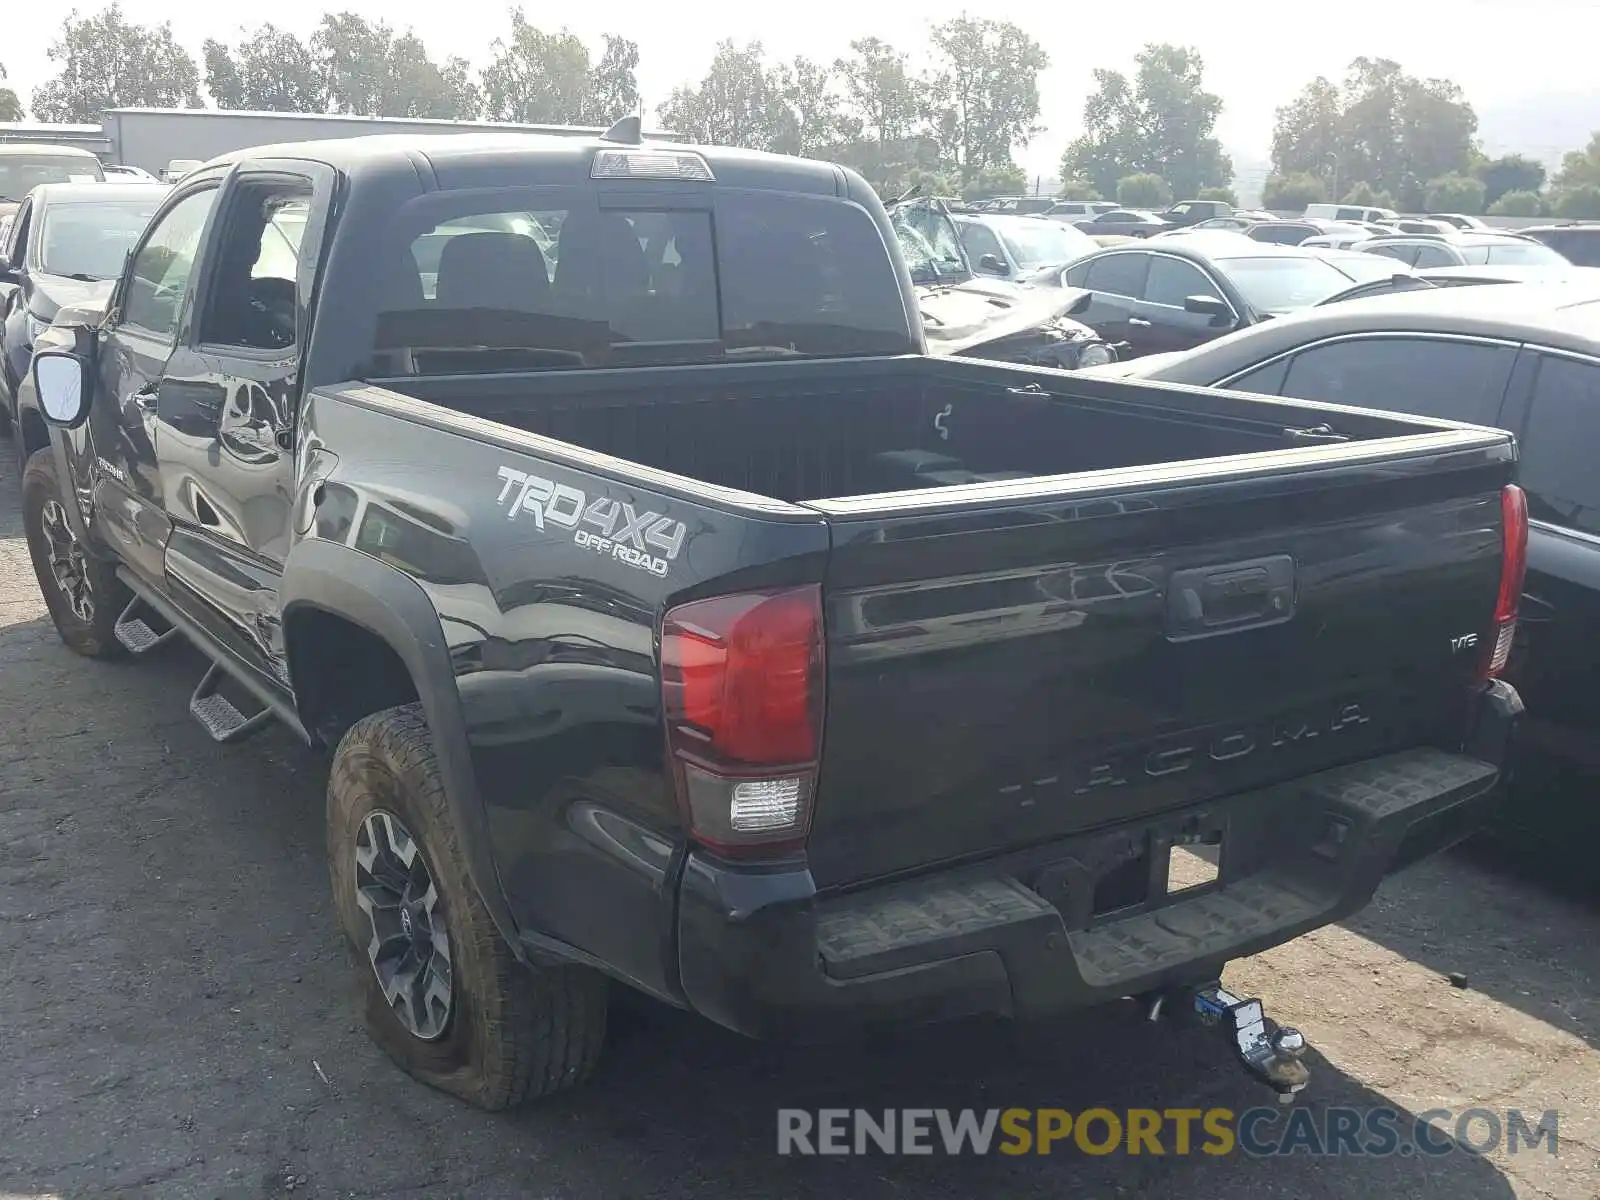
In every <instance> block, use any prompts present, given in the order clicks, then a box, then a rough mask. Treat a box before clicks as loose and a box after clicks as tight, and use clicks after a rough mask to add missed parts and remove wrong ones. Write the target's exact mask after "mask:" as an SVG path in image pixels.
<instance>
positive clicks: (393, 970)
mask: <svg viewBox="0 0 1600 1200" xmlns="http://www.w3.org/2000/svg"><path fill="white" fill-rule="evenodd" d="M355 857H356V903H357V904H358V905H359V906H360V908H361V911H362V912H364V913H365V914H366V915H367V920H368V922H369V923H370V925H371V928H372V938H371V940H370V941H369V942H368V943H367V960H368V962H370V963H371V964H372V971H373V974H374V975H376V976H377V979H378V983H379V985H380V986H381V987H382V988H383V996H384V999H385V1000H386V1001H388V1004H389V1007H390V1009H391V1010H392V1011H393V1012H394V1015H395V1016H396V1018H398V1019H399V1021H400V1023H401V1024H402V1025H404V1026H405V1027H406V1029H407V1030H408V1031H409V1032H410V1033H411V1034H412V1035H413V1036H414V1037H417V1038H420V1039H422V1040H423V1041H427V1042H431V1041H435V1040H437V1039H438V1038H441V1037H443V1036H444V1033H445V1030H446V1029H447V1028H448V1027H449V1024H450V1013H451V1010H452V1007H453V997H454V989H453V987H452V971H451V957H450V926H449V921H448V919H447V914H446V912H445V904H444V899H443V897H441V896H440V895H439V889H438V888H437V887H436V886H435V884H434V881H433V876H432V874H431V873H430V872H429V870H428V864H427V862H426V861H425V860H424V859H423V857H422V851H421V848H420V847H419V846H418V845H417V842H416V839H414V838H413V837H412V836H411V831H410V830H409V829H407V828H406V827H405V824H404V823H403V822H402V821H401V820H400V818H399V817H397V816H395V815H394V814H393V813H390V812H385V811H384V810H382V809H374V810H373V811H372V812H370V813H368V814H367V818H366V820H364V821H362V822H361V828H360V829H359V830H358V831H357V832H356V845H355Z"/></svg>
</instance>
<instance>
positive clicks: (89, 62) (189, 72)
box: [33, 2, 203, 124]
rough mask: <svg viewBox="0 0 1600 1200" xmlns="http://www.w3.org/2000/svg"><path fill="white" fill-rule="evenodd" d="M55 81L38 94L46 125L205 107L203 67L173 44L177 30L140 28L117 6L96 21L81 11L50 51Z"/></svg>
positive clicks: (37, 111)
mask: <svg viewBox="0 0 1600 1200" xmlns="http://www.w3.org/2000/svg"><path fill="white" fill-rule="evenodd" d="M46 54H47V56H48V57H49V59H50V61H51V62H54V63H59V64H60V70H59V72H58V73H57V74H56V76H55V78H53V79H51V80H50V81H49V82H47V83H45V84H44V85H43V86H42V87H40V88H38V89H36V90H35V91H34V93H33V113H34V116H35V117H36V118H38V119H39V120H41V121H60V122H68V123H80V124H84V123H94V122H98V121H99V120H100V115H101V113H103V112H104V111H105V110H106V109H108V108H125V107H130V106H136V105H137V106H145V107H151V108H201V107H203V102H202V101H201V99H200V68H199V67H198V66H196V65H195V61H194V59H193V58H191V57H190V56H189V53H188V51H186V50H185V49H184V48H183V47H182V46H180V45H178V43H177V42H176V41H175V40H173V37H172V26H171V24H169V23H165V22H163V23H162V24H160V25H155V26H146V25H135V24H133V23H132V22H130V21H128V20H127V19H126V18H124V17H123V15H122V7H121V5H120V4H117V3H115V2H113V3H112V4H111V5H110V6H109V7H108V8H106V9H104V10H103V11H102V12H100V13H99V14H98V15H96V16H93V17H81V16H79V15H78V12H77V10H76V9H74V10H73V11H72V12H70V13H68V14H67V19H66V20H65V21H64V22H62V25H61V34H60V36H59V37H58V38H57V39H56V41H55V42H54V43H53V44H52V45H51V47H50V49H49V50H48V51H46Z"/></svg>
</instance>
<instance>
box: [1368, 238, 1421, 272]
mask: <svg viewBox="0 0 1600 1200" xmlns="http://www.w3.org/2000/svg"><path fill="white" fill-rule="evenodd" d="M1366 251H1367V253H1368V254H1381V255H1383V256H1384V257H1385V258H1397V259H1399V260H1400V261H1401V262H1403V263H1405V264H1406V266H1408V267H1409V266H1412V265H1413V264H1414V263H1415V262H1416V261H1417V248H1416V247H1415V246H1407V245H1404V244H1399V245H1396V244H1395V243H1392V242H1391V243H1388V244H1385V245H1382V246H1367V247H1366Z"/></svg>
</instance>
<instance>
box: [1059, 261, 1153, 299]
mask: <svg viewBox="0 0 1600 1200" xmlns="http://www.w3.org/2000/svg"><path fill="white" fill-rule="evenodd" d="M1149 269H1150V255H1148V254H1108V255H1106V256H1105V257H1104V258H1097V259H1094V260H1093V261H1091V262H1090V263H1089V264H1088V269H1087V270H1086V271H1085V272H1084V276H1083V280H1084V281H1083V283H1082V284H1078V285H1075V286H1081V287H1086V288H1089V289H1090V290H1091V291H1096V292H1105V293H1107V294H1108V295H1112V296H1127V297H1128V298H1129V299H1134V298H1137V297H1138V295H1139V293H1141V292H1142V291H1144V279H1145V273H1146V272H1147V271H1148V270H1149Z"/></svg>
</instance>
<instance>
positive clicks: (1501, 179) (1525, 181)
mask: <svg viewBox="0 0 1600 1200" xmlns="http://www.w3.org/2000/svg"><path fill="white" fill-rule="evenodd" d="M1476 174H1477V176H1478V178H1479V179H1481V180H1483V191H1484V201H1485V202H1486V203H1488V204H1490V205H1493V204H1494V203H1495V201H1497V200H1499V199H1500V197H1502V196H1504V195H1506V194H1507V193H1510V192H1532V193H1534V194H1535V195H1538V193H1539V192H1541V191H1542V190H1543V189H1544V181H1545V170H1544V164H1543V163H1541V162H1538V161H1537V160H1535V159H1531V158H1529V157H1528V156H1527V155H1525V154H1504V155H1501V156H1500V157H1499V158H1495V159H1490V160H1488V161H1487V162H1483V163H1480V164H1479V165H1478V169H1477V171H1476ZM1508 215H1509V214H1508Z"/></svg>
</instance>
